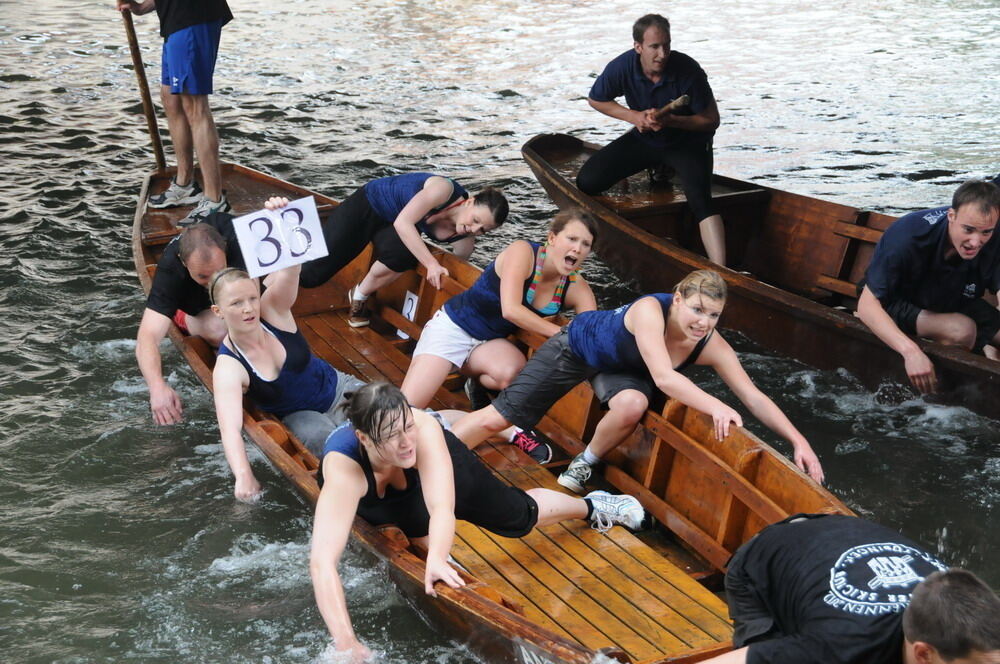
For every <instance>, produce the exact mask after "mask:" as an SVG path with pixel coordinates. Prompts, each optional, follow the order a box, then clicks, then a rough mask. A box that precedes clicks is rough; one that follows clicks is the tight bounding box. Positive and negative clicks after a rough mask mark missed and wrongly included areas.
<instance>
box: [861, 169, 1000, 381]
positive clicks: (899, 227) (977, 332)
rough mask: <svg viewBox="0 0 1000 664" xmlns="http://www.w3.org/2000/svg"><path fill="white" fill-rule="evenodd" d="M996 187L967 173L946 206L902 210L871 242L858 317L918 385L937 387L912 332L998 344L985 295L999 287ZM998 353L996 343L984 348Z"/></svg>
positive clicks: (999, 332) (998, 320)
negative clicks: (872, 248) (897, 356)
mask: <svg viewBox="0 0 1000 664" xmlns="http://www.w3.org/2000/svg"><path fill="white" fill-rule="evenodd" d="M998 217H1000V187H997V185H995V184H993V183H991V182H984V181H982V180H970V181H968V182H966V183H965V184H963V185H962V186H960V187H959V188H958V189H957V190H956V191H955V194H954V196H953V197H952V202H951V207H939V208H934V209H931V210H921V211H920V212H911V213H910V214H907V215H905V216H902V217H900V218H899V219H897V220H896V221H895V223H893V224H892V225H891V226H890V227H889V228H888V229H887V230H886V231H885V233H884V234H883V235H882V239H881V240H879V243H878V244H877V245H876V246H875V253H874V254H873V255H872V260H871V263H869V265H868V270H867V272H866V273H865V280H864V282H863V283H864V288H863V289H862V291H861V296H860V297H859V299H858V318H860V319H861V320H862V322H864V324H865V325H867V326H868V327H869V328H871V331H872V332H874V333H875V334H876V335H877V336H878V338H879V339H881V340H882V341H884V342H885V343H886V345H888V346H889V347H890V348H892V349H893V350H895V351H896V352H897V353H899V354H900V355H902V356H903V361H904V363H905V366H906V374H907V375H908V376H909V377H910V381H911V382H912V383H913V386H914V387H916V388H917V389H918V390H920V391H921V392H925V393H926V392H933V391H934V390H935V389H936V388H937V380H936V377H935V374H934V365H933V364H931V361H930V359H929V358H928V357H927V355H926V354H925V353H924V352H923V351H922V350H921V349H920V345H919V344H918V343H917V342H916V341H914V339H913V338H912V337H911V335H915V336H918V337H923V338H927V339H931V340H933V341H937V342H939V343H943V344H949V345H956V346H965V347H966V348H968V349H970V350H972V351H974V352H977V353H978V352H984V348H985V347H986V346H987V344H991V345H993V346H996V345H998V344H1000V311H998V310H997V309H996V307H994V306H993V305H991V304H990V303H989V302H987V301H986V300H984V299H982V296H983V293H984V291H985V290H990V291H992V292H994V293H996V292H997V290H998V289H1000V240H996V239H994V237H993V236H994V230H995V229H996V226H997V219H998ZM986 353H987V355H991V356H992V357H994V359H996V357H995V349H989V350H987V351H986Z"/></svg>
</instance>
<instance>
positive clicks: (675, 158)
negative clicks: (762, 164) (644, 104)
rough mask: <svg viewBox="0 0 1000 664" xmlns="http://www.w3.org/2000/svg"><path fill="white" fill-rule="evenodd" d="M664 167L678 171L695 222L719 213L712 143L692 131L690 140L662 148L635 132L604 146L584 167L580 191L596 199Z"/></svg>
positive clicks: (580, 175)
mask: <svg viewBox="0 0 1000 664" xmlns="http://www.w3.org/2000/svg"><path fill="white" fill-rule="evenodd" d="M661 164H664V165H668V166H671V167H672V168H673V169H674V170H676V171H677V175H678V177H680V180H681V187H682V188H683V190H684V197H685V198H687V202H688V206H690V208H691V215H692V217H693V218H694V221H695V222H696V223H697V222H700V221H702V220H704V219H707V218H708V217H711V216H712V215H714V214H715V203H714V201H713V200H712V140H711V138H710V137H707V138H706V137H703V136H698V135H696V132H692V135H691V138H690V140H687V141H681V142H678V143H676V144H674V145H671V146H669V147H658V146H655V145H652V144H650V143H649V142H647V141H646V140H645V139H643V138H642V137H641V136H640V135H639V132H637V131H635V130H632V131H629V132H627V133H626V134H624V135H622V136H619V137H618V138H616V139H615V140H614V141H612V142H611V143H609V144H608V145H606V146H604V147H603V148H601V149H600V150H598V151H597V152H595V153H594V154H593V155H591V157H590V158H589V159H588V160H587V161H586V162H585V163H584V164H583V166H582V167H581V168H580V173H579V175H577V178H576V184H577V187H578V188H579V189H580V191H582V192H584V193H585V194H590V195H591V196H596V195H598V194H600V193H601V192H604V191H607V190H608V189H610V188H611V187H613V186H614V185H615V183H616V182H618V181H620V180H623V179H625V178H627V177H628V176H630V175H634V174H635V173H639V172H640V171H643V170H645V169H647V168H653V167H655V166H659V165H661Z"/></svg>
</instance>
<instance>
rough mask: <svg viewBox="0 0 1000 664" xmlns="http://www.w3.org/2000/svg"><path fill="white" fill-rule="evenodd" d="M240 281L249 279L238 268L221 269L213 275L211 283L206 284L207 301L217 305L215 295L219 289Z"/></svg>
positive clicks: (243, 271)
mask: <svg viewBox="0 0 1000 664" xmlns="http://www.w3.org/2000/svg"><path fill="white" fill-rule="evenodd" d="M241 279H250V275H249V274H247V273H246V271H245V270H241V269H240V268H238V267H224V268H222V269H221V270H219V271H218V272H216V273H215V274H213V275H212V279H211V281H209V282H208V299H209V300H211V302H212V304H217V301H216V297H215V294H216V293H217V292H218V291H219V288H220V287H222V286H225V285H226V284H229V283H232V282H234V281H240V280H241Z"/></svg>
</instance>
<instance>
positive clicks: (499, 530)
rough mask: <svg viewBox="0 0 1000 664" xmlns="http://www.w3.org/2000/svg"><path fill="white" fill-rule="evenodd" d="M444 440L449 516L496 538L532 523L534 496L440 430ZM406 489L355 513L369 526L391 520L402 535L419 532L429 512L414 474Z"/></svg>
mask: <svg viewBox="0 0 1000 664" xmlns="http://www.w3.org/2000/svg"><path fill="white" fill-rule="evenodd" d="M444 439H445V442H446V443H447V445H448V452H449V454H450V455H451V463H452V467H453V470H454V473H455V518H456V519H461V520H462V521H468V522H469V523H472V524H474V525H477V526H480V527H481V528H485V529H486V530H489V531H490V532H493V533H496V534H497V535H500V536H501V537H523V536H524V535H527V534H528V533H530V532H531V529H532V528H534V527H535V523H537V522H538V504H537V503H536V502H535V499H534V498H532V497H531V496H529V495H528V494H527V493H525V492H524V491H523V490H521V489H518V488H517V487H513V486H510V485H507V484H504V483H503V482H502V481H501V480H500V479H498V478H497V477H496V476H495V475H494V474H493V473H492V472H490V470H489V468H487V467H486V466H485V465H483V462H482V461H480V460H479V457H477V456H476V454H475V453H474V452H472V451H471V450H469V448H468V447H466V446H465V444H464V443H463V442H462V441H460V440H459V439H458V438H456V437H455V434H453V433H452V432H450V431H448V430H445V431H444ZM412 476H413V477H414V479H415V480H416V481H414V482H413V483H412V484H411V486H409V487H408V488H407V490H405V491H402V492H398V493H394V494H391V498H390V497H388V496H387V497H386V498H384V499H380V500H377V501H374V502H375V504H373V505H369V504H362V505H360V506H359V508H358V514H359V515H360V516H362V517H364V519H365V520H367V521H368V522H369V523H371V524H373V525H376V526H377V525H382V524H386V523H392V524H395V525H396V526H398V527H399V529H400V530H402V531H403V532H404V533H405V534H406V536H407V537H425V536H426V535H427V533H428V530H429V527H430V515H428V513H427V505H426V503H424V494H423V492H422V491H421V489H420V481H419V479H418V478H417V475H416V473H413V474H412Z"/></svg>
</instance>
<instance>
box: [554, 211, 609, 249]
mask: <svg viewBox="0 0 1000 664" xmlns="http://www.w3.org/2000/svg"><path fill="white" fill-rule="evenodd" d="M571 221H579V222H580V223H581V224H583V225H584V227H585V228H586V229H587V232H589V233H590V236H591V237H592V238H594V242H595V243H596V242H597V229H598V226H597V219H596V218H595V217H594V215H592V214H590V213H589V212H587V211H586V210H584V209H583V208H578V207H572V208H567V209H565V210H561V211H560V212H559V213H558V214H557V215H556V216H555V219H553V220H552V223H551V224H549V232H550V233H552V234H553V235H559V234H560V233H562V231H563V229H564V228H566V225H567V224H569V222H571Z"/></svg>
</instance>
